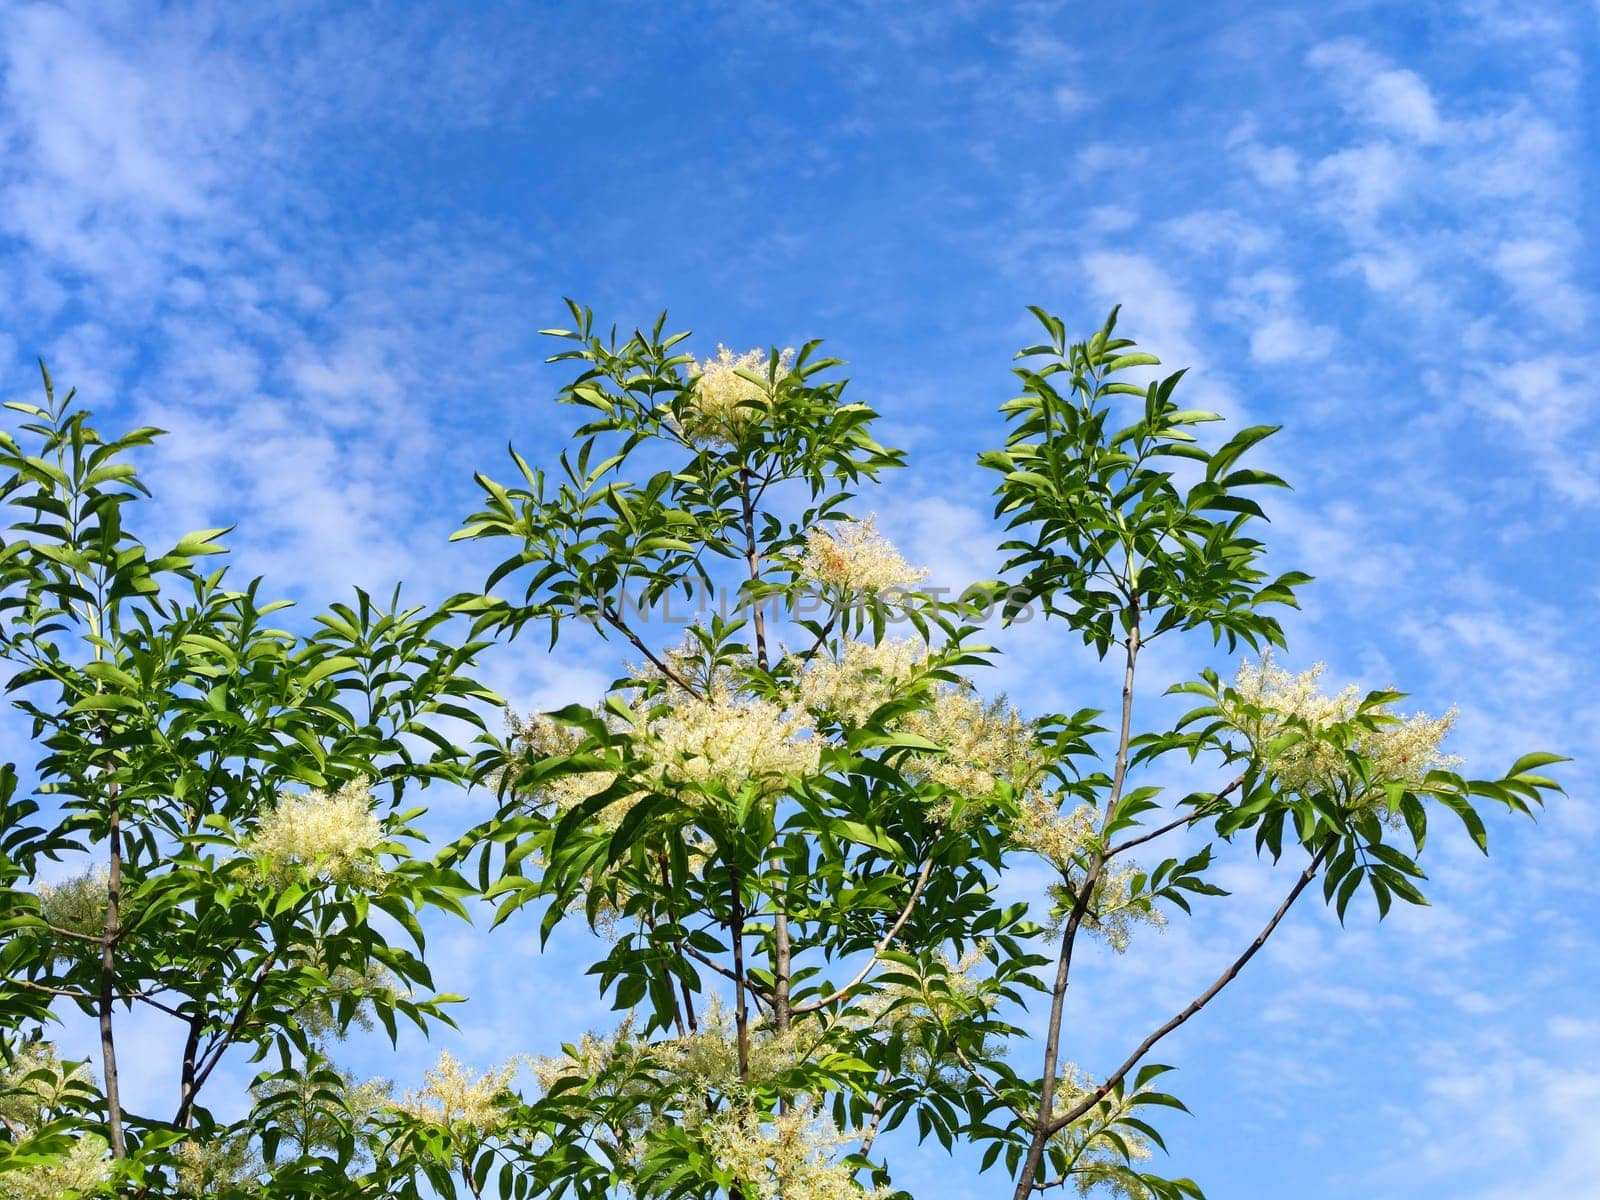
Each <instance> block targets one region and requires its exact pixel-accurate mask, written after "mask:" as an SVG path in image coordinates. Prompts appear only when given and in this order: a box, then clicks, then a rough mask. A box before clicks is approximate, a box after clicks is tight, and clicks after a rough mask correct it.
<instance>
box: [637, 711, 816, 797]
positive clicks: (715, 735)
mask: <svg viewBox="0 0 1600 1200" xmlns="http://www.w3.org/2000/svg"><path fill="white" fill-rule="evenodd" d="M812 732H813V731H812V728H811V725H810V723H809V722H808V721H807V720H806V719H805V717H804V716H799V715H795V714H791V713H786V712H784V710H783V709H781V708H779V707H778V706H777V705H775V704H772V703H769V702H768V701H765V700H750V699H743V698H737V697H734V696H731V695H729V694H727V693H718V694H715V695H712V696H710V697H707V698H705V699H698V698H689V699H685V700H680V701H678V702H676V703H675V704H674V705H673V706H672V710H671V712H670V713H669V714H668V715H667V716H665V717H662V718H661V719H659V720H657V721H653V722H652V723H651V725H650V728H649V731H648V741H649V746H650V753H651V757H652V759H653V760H654V762H655V771H656V773H657V774H658V776H659V777H660V778H661V779H662V780H664V781H667V782H671V783H678V784H691V785H699V786H705V785H720V786H722V787H724V788H726V789H727V790H728V791H729V792H732V793H737V792H738V791H739V790H740V789H741V788H743V787H744V785H745V784H746V783H753V784H755V785H756V786H757V787H758V789H759V790H760V791H762V792H763V793H769V794H770V793H772V792H776V791H779V790H781V789H782V787H783V785H784V782H785V780H786V779H787V778H788V777H790V776H794V775H811V774H815V773H816V771H817V769H818V766H819V763H820V759H821V746H820V743H819V742H818V740H817V739H816V738H815V737H814V736H812Z"/></svg>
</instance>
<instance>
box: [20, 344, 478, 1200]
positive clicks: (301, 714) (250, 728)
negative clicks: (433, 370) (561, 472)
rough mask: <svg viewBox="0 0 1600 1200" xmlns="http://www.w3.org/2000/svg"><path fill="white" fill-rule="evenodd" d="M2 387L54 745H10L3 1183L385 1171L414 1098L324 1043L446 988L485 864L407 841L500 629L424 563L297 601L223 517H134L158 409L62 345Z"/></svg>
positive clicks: (325, 1177)
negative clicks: (145, 420)
mask: <svg viewBox="0 0 1600 1200" xmlns="http://www.w3.org/2000/svg"><path fill="white" fill-rule="evenodd" d="M7 408H9V409H11V410H12V413H13V416H14V417H15V418H16V419H17V421H18V427H17V428H16V430H15V432H4V433H0V504H3V506H4V509H5V514H6V517H7V526H8V527H7V528H6V530H5V532H4V535H3V539H0V662H3V663H4V664H5V666H6V668H7V671H6V674H5V689H6V694H7V696H8V697H9V699H10V702H11V706H12V709H13V712H12V715H11V717H10V718H9V719H8V726H7V736H8V743H9V745H8V749H10V750H11V751H12V752H13V753H16V752H18V750H19V748H25V749H26V752H27V754H28V756H29V757H27V758H25V759H22V764H21V771H20V772H19V770H18V769H17V767H16V766H13V765H11V764H7V765H6V766H5V767H4V768H3V769H0V1197H7V1198H9V1200H24V1198H31V1197H35V1196H38V1197H43V1196H51V1197H55V1196H63V1195H85V1196H89V1195H112V1194H114V1195H119V1196H129V1197H145V1196H151V1197H154V1196H186V1197H187V1196H224V1195H229V1196H231V1195H238V1196H266V1195H275V1196H305V1195H317V1196H339V1195H376V1194H380V1190H381V1188H380V1184H379V1183H378V1182H375V1178H374V1173H375V1172H377V1167H376V1166H375V1164H383V1163H389V1162H391V1161H392V1160H394V1159H395V1158H396V1156H395V1154H394V1153H392V1150H391V1147H392V1145H393V1144H396V1143H398V1142H400V1141H403V1140H405V1139H407V1138H410V1137H411V1136H412V1134H413V1132H414V1129H413V1127H414V1124H415V1118H413V1117H412V1116H410V1115H408V1114H407V1113H406V1112H405V1111H404V1110H403V1109H404V1106H403V1104H402V1103H401V1102H400V1101H396V1100H394V1099H393V1098H391V1097H389V1096H388V1095H387V1093H386V1092H385V1091H384V1090H383V1089H382V1088H381V1087H378V1086H375V1085H372V1084H365V1083H360V1082H358V1081H356V1080H354V1079H352V1078H351V1077H350V1076H349V1074H348V1073H346V1072H345V1071H343V1070H341V1069H340V1068H339V1067H338V1066H336V1065H335V1064H334V1063H333V1062H332V1061H330V1058H329V1054H330V1053H331V1052H332V1049H333V1048H334V1046H335V1044H336V1042H337V1040H338V1038H339V1037H340V1036H341V1035H342V1034H343V1033H344V1032H345V1031H346V1030H347V1029H349V1028H350V1027H352V1025H355V1024H361V1023H369V1024H370V1023H375V1024H376V1025H379V1026H381V1027H382V1028H383V1029H385V1030H386V1031H387V1032H388V1033H389V1034H390V1035H391V1036H392V1035H393V1034H394V1033H395V1031H396V1026H397V1024H398V1023H400V1022H415V1023H416V1024H418V1025H420V1026H422V1027H423V1028H428V1027H431V1026H432V1025H434V1024H435V1023H437V1022H438V1021H441V1020H447V1019H448V1018H447V1014H446V1006H447V1004H448V1002H449V1001H450V1000H451V999H452V997H450V996H448V995H443V994H436V993H434V992H433V991H432V979H431V978H430V975H429V972H428V969H427V966H426V964H425V963H424V961H423V958H422V956H421V955H422V950H423V939H422V931H421V925H420V923H419V922H420V918H421V916H422V914H423V913H424V912H425V911H426V910H428V909H430V908H436V909H440V910H443V911H446V912H457V913H464V911H465V910H464V907H463V904H462V899H463V897H464V896H466V895H468V894H469V893H470V892H471V888H470V886H469V885H468V884H467V883H466V882H465V881H464V880H462V879H461V878H460V877H459V876H456V875H454V874H453V873H451V872H450V871H448V870H447V869H445V868H443V867H441V866H439V865H437V864H435V863H433V862H431V861H429V860H428V859H427V858H426V857H421V858H419V857H418V856H417V855H416V854H414V853H413V847H414V846H415V845H416V842H417V838H418V834H417V831H416V828H415V822H416V820H417V818H418V816H419V815H420V813H421V809H419V808H418V807H416V806H415V803H414V800H415V796H416V793H417V791H418V789H420V788H422V787H425V786H427V785H429V784H430V783H434V782H439V781H444V782H451V781H460V780H463V779H465V778H466V774H467V768H468V766H469V762H468V755H467V753H466V752H465V751H463V750H462V749H461V748H460V747H459V746H458V745H457V744H456V743H457V741H458V740H459V739H453V738H452V737H447V736H445V733H444V732H443V730H445V729H446V728H449V727H454V728H456V729H459V728H462V727H465V728H468V729H471V728H474V727H477V726H478V725H480V724H481V721H482V717H481V713H482V712H483V711H484V710H485V707H486V704H487V705H489V706H491V707H492V705H493V704H494V703H495V701H494V698H493V696H492V694H491V693H489V692H487V691H485V690H484V689H483V688H482V687H480V686H479V685H478V684H476V683H475V682H474V681H473V679H472V677H471V670H472V667H473V660H474V656H475V654H476V652H477V651H478V649H479V648H480V647H479V645H478V644H477V643H475V642H473V641H471V640H470V639H463V638H461V637H459V636H457V635H455V634H453V633H451V632H449V631H448V629H447V623H448V621H449V616H448V614H446V613H443V612H439V611H425V610H422V609H419V608H410V607H403V606H401V605H399V603H398V593H397V594H396V600H395V602H391V603H387V604H385V603H381V602H378V601H375V600H373V599H372V598H371V597H369V596H367V595H365V594H359V593H358V594H357V595H356V596H355V597H354V598H353V600H352V601H351V602H350V603H348V604H336V605H334V606H333V607H331V608H330V609H328V610H327V611H325V612H322V613H320V614H318V615H317V616H316V617H315V618H314V620H312V621H310V622H309V623H307V626H306V628H307V629H308V630H309V631H308V632H300V633H295V632H291V631H289V630H288V629H286V628H284V627H283V625H281V624H280V621H281V620H282V618H283V617H284V616H285V615H286V614H283V613H281V612H280V610H282V609H284V608H285V607H286V605H285V604H284V603H283V602H277V601H269V600H267V599H265V598H263V595H262V587H261V585H260V583H259V581H251V582H248V583H241V584H237V585H235V584H233V583H231V582H230V581H229V580H228V578H227V577H226V575H225V573H224V571H223V570H221V569H215V568H214V567H212V566H210V565H209V564H211V563H214V562H215V561H216V559H215V556H217V555H220V554H221V553H222V552H223V547H222V545H221V542H220V538H221V537H222V535H223V534H224V533H225V532H226V531H225V530H218V529H209V530H203V531H200V532H197V533H192V534H189V535H187V536H185V537H183V538H181V539H180V540H179V541H178V542H177V544H176V545H175V546H173V547H172V548H171V549H169V550H166V551H164V552H153V551H151V550H150V549H148V548H147V546H146V545H145V543H144V542H142V541H141V540H140V538H139V536H138V534H137V532H136V529H137V522H136V520H135V518H136V517H137V515H138V513H139V511H140V509H139V506H140V502H142V501H143V500H145V499H146V498H147V496H148V492H147V490H146V488H145V486H144V485H143V484H142V483H141V482H140V479H139V475H138V473H137V470H136V466H135V462H134V458H135V456H136V454H137V452H138V451H140V450H141V449H142V448H144V447H147V446H148V445H150V443H151V442H152V440H153V439H154V438H155V437H156V436H157V435H158V434H159V432H160V431H159V430H155V429H149V428H141V429H135V430H132V431H130V432H127V433H124V434H122V435H120V436H116V437H105V436H102V435H101V434H100V433H99V432H97V430H96V427H95V425H94V424H93V423H92V416H91V414H90V413H89V412H87V411H86V410H84V409H83V408H82V407H81V406H80V405H78V404H77V403H76V401H75V397H74V396H73V395H72V394H68V395H66V396H64V397H63V396H58V395H57V394H56V392H55V390H54V388H53V386H52V383H51V381H50V377H49V375H48V373H46V374H45V376H44V402H43V403H42V404H39V405H35V404H30V403H20V402H18V403H10V404H8V405H7ZM19 757H20V755H19ZM63 1017H65V1018H67V1020H66V1022H65V1025H64V1028H61V1029H59V1030H58V1026H62V1025H63ZM86 1027H87V1029H88V1030H90V1031H92V1033H91V1035H90V1037H89V1038H88V1039H84V1038H82V1037H81V1036H80V1034H81V1033H82V1031H83V1030H84V1029H85V1028H86ZM130 1031H131V1032H132V1035H133V1036H135V1037H136V1038H138V1039H139V1040H140V1042H141V1043H142V1044H141V1047H140V1048H141V1051H142V1052H141V1053H140V1055H139V1059H140V1061H141V1063H143V1064H145V1069H146V1070H148V1069H149V1067H148V1064H149V1063H150V1062H151V1061H152V1060H156V1059H158V1058H159V1054H158V1052H157V1051H154V1050H152V1049H151V1047H152V1046H154V1047H157V1048H159V1047H166V1048H169V1049H170V1056H169V1058H168V1060H167V1061H166V1062H165V1063H164V1064H162V1065H161V1066H159V1067H158V1068H157V1069H158V1070H159V1071H160V1072H162V1075H161V1077H159V1085H160V1086H161V1087H163V1088H164V1089H165V1092H166V1094H165V1096H164V1097H163V1099H162V1100H161V1103H160V1107H159V1108H158V1109H157V1110H156V1111H153V1112H143V1111H134V1110H133V1109H131V1108H130V1107H129V1104H128V1102H127V1099H126V1095H125V1092H126V1089H125V1086H124V1085H125V1083H126V1082H127V1080H126V1075H125V1072H124V1070H123V1069H122V1068H121V1067H120V1065H119V1064H120V1062H121V1061H122V1060H121V1057H120V1056H119V1055H120V1052H122V1051H123V1050H125V1047H126V1045H127V1040H126V1039H127V1037H128V1036H129V1034H130ZM53 1036H64V1037H70V1038H71V1039H72V1050H73V1053H74V1054H76V1055H78V1060H77V1061H73V1060H71V1059H69V1058H67V1057H66V1055H65V1052H64V1049H63V1048H62V1047H58V1046H57V1045H55V1044H54V1042H53V1040H52V1038H53ZM86 1042H87V1044H85V1043H86ZM90 1051H92V1057H93V1059H94V1062H93V1063H92V1064H91V1063H89V1062H87V1061H84V1060H87V1059H88V1058H90V1057H91V1054H90V1053H89V1052H90ZM225 1064H226V1069H223V1068H224V1065H225ZM241 1071H242V1072H244V1073H245V1074H246V1075H253V1082H252V1084H251V1086H250V1087H249V1090H248V1092H247V1093H245V1094H239V1089H238V1088H237V1086H234V1087H229V1086H227V1085H226V1084H224V1083H219V1081H220V1080H223V1079H225V1078H226V1077H228V1076H230V1075H233V1076H234V1077H236V1073H237V1072H241ZM151 1082H152V1081H149V1080H146V1081H145V1083H146V1084H147V1086H148V1085H149V1084H150V1083H151ZM214 1109H215V1111H214ZM241 1112H242V1113H243V1115H242V1116H236V1117H235V1114H239V1113H241ZM219 1113H220V1114H223V1115H218V1114H219ZM394 1169H396V1170H401V1171H403V1170H404V1163H400V1164H399V1166H398V1167H396V1168H394ZM378 1173H379V1174H381V1172H378ZM384 1186H386V1185H384Z"/></svg>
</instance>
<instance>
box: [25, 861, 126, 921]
mask: <svg viewBox="0 0 1600 1200" xmlns="http://www.w3.org/2000/svg"><path fill="white" fill-rule="evenodd" d="M110 889H111V876H110V873H109V872H108V871H107V870H106V868H105V867H96V868H95V869H94V870H92V871H86V872H85V873H84V874H82V875H77V876H74V877H73V878H71V879H68V880H65V881H64V882H62V883H53V884H52V883H42V882H41V883H40V884H39V912H40V915H41V916H43V917H44V919H45V920H46V921H48V922H49V923H50V924H51V925H54V926H55V927H56V928H57V929H66V930H69V931H70V932H72V933H83V934H95V935H98V934H100V933H101V932H102V931H103V930H104V928H105V920H106V908H107V907H108V905H109V904H110V897H111V890H110Z"/></svg>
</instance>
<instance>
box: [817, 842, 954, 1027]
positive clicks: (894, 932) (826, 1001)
mask: <svg viewBox="0 0 1600 1200" xmlns="http://www.w3.org/2000/svg"><path fill="white" fill-rule="evenodd" d="M932 873H933V859H932V858H931V857H930V858H927V859H925V860H923V863H922V870H920V871H918V872H917V879H916V883H915V884H913V885H912V888H911V895H910V896H909V897H908V898H907V900H906V906H905V907H904V908H903V909H901V910H900V915H899V916H898V917H896V918H895V920H894V924H893V925H891V926H889V928H888V929H887V930H885V931H884V934H883V936H882V937H880V938H879V939H878V940H877V941H876V942H874V943H873V945H872V957H871V958H869V959H868V960H867V963H866V965H865V966H864V967H862V968H861V970H860V971H858V972H857V973H856V977H855V978H854V979H852V980H851V981H850V982H849V983H847V984H845V985H844V986H843V987H842V988H839V989H837V990H836V991H834V992H833V993H831V994H830V995H827V996H824V997H822V999H820V1000H812V1001H809V1002H808V1003H805V1004H796V1005H795V1006H794V1008H793V1009H792V1010H791V1011H792V1012H793V1013H794V1014H795V1015H796V1016H799V1015H801V1014H802V1013H811V1012H816V1011H817V1010H818V1009H819V1008H826V1007H827V1006H828V1005H830V1004H832V1003H834V1002H835V1001H837V1000H843V999H844V998H845V997H846V996H848V995H849V994H850V993H851V992H853V991H855V990H856V988H858V987H860V986H861V985H862V983H864V982H865V981H866V978H867V976H868V975H870V974H872V969H873V968H874V967H876V966H877V965H878V959H879V958H881V957H882V956H883V952H884V951H885V950H887V949H888V948H889V943H890V942H892V941H894V939H895V938H896V937H897V936H898V935H899V933H900V931H901V930H902V929H903V928H905V924H906V922H907V921H909V920H910V919H911V910H912V909H914V908H916V906H917V901H918V900H920V899H921V898H922V889H923V888H925V887H927V886H928V876H929V875H931V874H932Z"/></svg>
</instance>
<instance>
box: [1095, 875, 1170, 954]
mask: <svg viewBox="0 0 1600 1200" xmlns="http://www.w3.org/2000/svg"><path fill="white" fill-rule="evenodd" d="M1139 873H1140V868H1139V867H1138V865H1137V864H1135V863H1131V862H1130V863H1123V864H1122V865H1121V866H1119V867H1117V868H1115V869H1114V870H1106V871H1101V872H1100V877H1099V878H1098V879H1096V880H1095V884H1094V898H1093V900H1092V901H1091V902H1090V904H1089V908H1088V910H1087V912H1086V913H1085V915H1084V920H1083V925H1084V928H1085V929H1087V930H1089V931H1090V932H1091V933H1096V934H1099V935H1100V936H1101V937H1102V938H1104V939H1105V941H1106V944H1107V945H1108V946H1110V947H1111V948H1112V949H1113V950H1115V951H1116V952H1117V953H1118V954H1121V953H1123V952H1124V951H1126V950H1127V948H1128V941H1129V939H1130V938H1131V937H1132V936H1133V927H1134V926H1135V925H1149V926H1150V927H1151V928H1153V929H1162V928H1165V926H1166V924H1167V914H1166V913H1164V912H1162V911H1161V910H1160V909H1159V908H1157V907H1156V906H1155V904H1154V903H1153V902H1152V901H1151V899H1150V897H1149V895H1148V894H1145V893H1141V894H1140V895H1137V896H1136V895H1134V892H1133V879H1134V876H1135V875H1138V874H1139Z"/></svg>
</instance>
